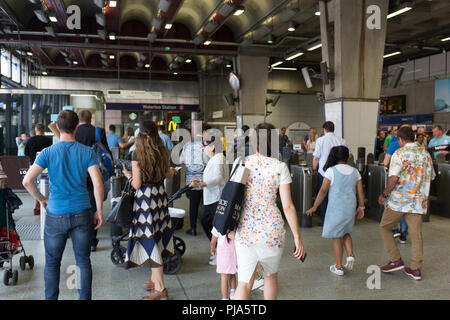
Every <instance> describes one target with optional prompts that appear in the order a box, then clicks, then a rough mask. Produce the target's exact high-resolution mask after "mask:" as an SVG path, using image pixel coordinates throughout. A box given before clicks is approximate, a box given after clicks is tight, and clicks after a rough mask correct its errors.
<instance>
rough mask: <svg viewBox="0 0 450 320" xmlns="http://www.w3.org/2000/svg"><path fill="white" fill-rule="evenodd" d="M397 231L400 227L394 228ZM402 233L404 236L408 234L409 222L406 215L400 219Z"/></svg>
mask: <svg viewBox="0 0 450 320" xmlns="http://www.w3.org/2000/svg"><path fill="white" fill-rule="evenodd" d="M395 231H398V227H395V228H394V232H395ZM400 233H401V235H402V236H404V237H406V236H407V235H408V224H407V223H406V220H405V217H402V219H401V220H400Z"/></svg>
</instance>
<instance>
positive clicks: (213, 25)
mask: <svg viewBox="0 0 450 320" xmlns="http://www.w3.org/2000/svg"><path fill="white" fill-rule="evenodd" d="M218 26H219V23H218V22H215V21H210V22H209V23H208V24H207V25H206V26H205V28H204V30H205V31H206V32H208V33H211V32H213V31H214V29H216V28H217V27H218Z"/></svg>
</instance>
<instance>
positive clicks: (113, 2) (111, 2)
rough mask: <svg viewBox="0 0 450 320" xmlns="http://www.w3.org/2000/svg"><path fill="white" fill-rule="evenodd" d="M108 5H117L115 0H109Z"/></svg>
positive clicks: (113, 6)
mask: <svg viewBox="0 0 450 320" xmlns="http://www.w3.org/2000/svg"><path fill="white" fill-rule="evenodd" d="M109 7H110V8H115V7H117V1H116V0H110V1H109Z"/></svg>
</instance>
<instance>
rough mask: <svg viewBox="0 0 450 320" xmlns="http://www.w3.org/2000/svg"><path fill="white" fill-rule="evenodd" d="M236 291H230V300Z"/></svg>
mask: <svg viewBox="0 0 450 320" xmlns="http://www.w3.org/2000/svg"><path fill="white" fill-rule="evenodd" d="M235 293H236V289H230V300H233V298H234V294H235Z"/></svg>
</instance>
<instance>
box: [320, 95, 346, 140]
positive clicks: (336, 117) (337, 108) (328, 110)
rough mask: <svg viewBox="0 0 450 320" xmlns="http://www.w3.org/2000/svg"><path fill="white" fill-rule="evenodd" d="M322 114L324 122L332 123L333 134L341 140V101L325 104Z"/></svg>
mask: <svg viewBox="0 0 450 320" xmlns="http://www.w3.org/2000/svg"><path fill="white" fill-rule="evenodd" d="M324 114H325V121H331V122H333V123H334V134H335V135H336V136H338V137H340V138H342V136H343V134H342V125H343V124H342V116H343V114H342V101H337V102H329V103H325V105H324Z"/></svg>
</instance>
